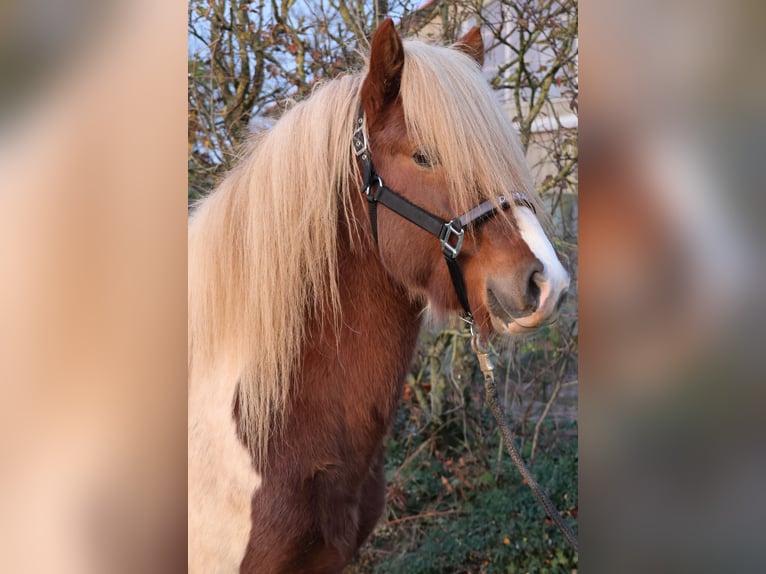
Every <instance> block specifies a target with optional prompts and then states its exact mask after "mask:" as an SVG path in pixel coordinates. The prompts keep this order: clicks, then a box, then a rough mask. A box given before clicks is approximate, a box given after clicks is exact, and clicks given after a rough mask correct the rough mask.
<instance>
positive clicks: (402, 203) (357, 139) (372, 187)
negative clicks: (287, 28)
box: [351, 106, 535, 322]
mask: <svg viewBox="0 0 766 574" xmlns="http://www.w3.org/2000/svg"><path fill="white" fill-rule="evenodd" d="M351 147H352V150H353V152H354V155H355V156H356V157H357V158H358V159H359V162H360V163H361V164H362V179H363V181H362V193H364V196H365V197H366V198H367V205H368V208H369V212H370V225H371V226H372V236H373V238H374V239H375V244H376V245H377V243H378V209H377V208H378V204H379V203H380V204H382V205H385V206H386V207H387V208H388V209H390V210H391V211H393V212H394V213H396V214H397V215H399V216H400V217H403V218H404V219H406V220H407V221H409V222H411V223H414V224H415V225H417V226H418V227H420V228H421V229H424V230H425V231H427V232H428V233H430V234H431V235H434V236H435V237H437V238H438V239H439V242H440V243H441V248H442V254H443V255H444V260H445V261H446V262H447V268H448V269H449V274H450V278H451V279H452V286H453V287H454V289H455V294H456V295H457V298H458V301H460V305H461V306H462V307H463V311H464V313H465V318H466V320H467V321H469V322H472V320H473V315H472V314H471V306H470V305H469V303H468V295H467V293H466V288H465V280H464V279H463V272H462V271H461V269H460V265H459V264H458V262H457V256H458V255H459V254H460V250H461V249H462V247H463V239H464V236H465V230H466V228H468V227H474V228H475V227H477V226H479V225H480V224H482V223H484V222H486V221H487V220H489V219H491V218H492V217H494V216H495V215H497V209H498V207H497V206H500V209H502V210H507V209H509V208H510V207H511V203H510V201H509V200H508V198H507V197H506V196H504V195H501V196H498V198H497V202H493V201H491V200H487V201H483V202H482V203H480V204H479V205H477V206H476V207H473V208H471V209H469V210H468V211H466V212H465V213H463V214H462V215H459V216H458V217H455V218H454V219H451V220H449V221H447V220H445V219H442V218H441V217H439V216H438V215H434V214H433V213H431V212H429V211H426V210H425V209H423V208H422V207H420V206H418V205H415V204H414V203H412V202H411V201H410V200H408V199H407V198H405V197H403V196H401V195H399V194H398V193H396V192H395V191H393V190H392V189H391V188H389V187H387V186H386V184H385V183H383V179H382V178H381V177H380V176H379V175H378V174H377V173H376V172H375V166H374V165H373V163H372V157H371V154H370V148H369V145H368V141H367V135H366V134H365V131H364V108H363V107H362V106H360V107H359V113H358V114H357V117H356V121H355V122H354V135H353V138H352V143H351ZM511 199H512V200H513V203H514V204H516V205H519V206H522V207H527V208H529V209H531V210H532V211H533V212H535V207H534V204H533V203H532V202H531V201H530V200H529V198H528V197H527V196H526V195H524V194H523V193H521V192H518V191H514V192H512V193H511Z"/></svg>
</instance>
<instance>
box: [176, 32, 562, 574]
mask: <svg viewBox="0 0 766 574" xmlns="http://www.w3.org/2000/svg"><path fill="white" fill-rule="evenodd" d="M483 55H484V48H483V44H482V40H481V35H480V33H479V31H478V29H473V30H472V31H471V32H469V33H468V34H466V36H464V37H463V38H462V39H461V41H460V42H459V43H458V44H456V45H455V46H452V47H435V46H430V45H427V44H424V43H421V42H416V41H407V42H404V43H403V42H402V41H401V39H400V38H399V36H398V34H397V32H396V30H395V28H394V26H393V23H392V22H391V21H390V20H386V21H385V22H383V23H382V24H381V26H380V27H379V29H378V30H377V32H376V33H375V36H374V38H373V41H372V45H371V49H370V54H369V60H368V65H367V67H366V70H365V71H364V72H362V73H360V74H357V75H349V76H345V77H342V78H339V79H335V80H333V81H330V82H328V83H327V84H325V85H324V86H323V87H321V88H320V89H318V90H316V91H315V92H314V94H313V95H312V96H311V97H310V98H308V99H307V100H306V101H304V102H302V103H299V104H296V105H295V106H293V107H292V108H291V109H290V110H289V111H288V112H287V113H285V114H284V116H283V117H282V118H281V119H280V120H279V121H278V122H277V123H276V124H275V125H274V127H273V128H271V129H270V130H269V131H268V132H266V133H264V134H261V135H260V136H258V137H257V138H256V139H255V140H254V141H253V142H252V143H251V145H250V150H249V153H248V154H247V155H246V157H244V158H243V159H242V161H241V162H240V164H239V165H238V166H237V167H236V168H235V169H234V170H233V171H232V172H231V173H230V174H229V175H228V176H227V177H226V178H225V180H224V181H223V182H222V183H221V185H220V187H219V188H218V189H217V190H216V191H215V192H214V193H212V194H211V195H210V196H209V197H208V198H206V199H205V200H204V201H203V202H202V203H201V204H200V205H199V206H198V207H197V209H196V211H195V213H194V214H193V216H192V220H191V223H190V230H189V566H190V571H191V572H199V573H203V572H204V573H205V574H208V573H211V572H235V571H237V570H239V571H240V572H265V573H279V572H285V573H291V574H292V573H296V572H339V571H340V570H341V569H342V568H343V567H344V565H345V564H347V563H348V561H349V560H350V559H351V558H352V556H353V554H354V552H355V551H356V549H357V548H358V547H359V546H360V545H361V544H362V543H363V542H364V540H365V539H366V538H367V537H368V536H369V534H370V532H371V531H372V529H373V527H374V526H375V523H376V522H377V521H378V519H379V517H380V516H381V513H382V511H383V506H384V474H383V455H384V452H383V439H384V437H385V435H386V433H387V432H388V431H389V429H390V426H391V424H392V419H393V417H394V414H395V411H396V407H397V402H398V399H399V395H400V392H401V389H402V383H403V379H404V377H405V374H406V373H407V370H408V367H409V364H410V360H411V358H412V355H413V352H414V349H415V344H416V339H417V335H418V331H419V329H420V323H421V317H422V315H423V310H424V309H425V307H426V306H429V307H430V308H431V310H432V311H434V312H436V313H437V314H441V315H447V314H450V313H454V312H459V311H470V312H471V313H472V317H473V321H474V323H475V328H476V329H478V330H479V332H481V333H482V334H483V335H488V334H489V333H491V332H492V331H495V332H500V333H523V332H527V331H531V330H533V329H535V328H536V327H538V326H540V325H542V324H545V323H547V322H549V321H550V320H552V317H553V316H554V313H555V310H556V307H557V306H558V303H559V302H560V300H561V297H562V296H563V293H564V292H565V291H566V289H567V287H568V285H569V276H568V275H567V273H566V271H565V270H564V269H563V267H562V266H561V264H560V262H559V260H558V258H557V256H556V254H555V251H554V249H553V247H552V246H551V244H550V242H549V241H548V239H547V237H546V236H545V233H544V232H543V229H542V227H541V225H540V224H539V222H538V220H537V217H536V215H535V210H538V211H539V205H538V204H537V200H536V199H535V196H534V192H533V188H532V185H531V183H530V178H529V175H528V172H527V170H526V168H525V165H524V156H523V153H522V151H521V148H520V145H519V143H518V140H517V137H516V135H515V134H514V131H513V127H512V124H511V123H510V121H509V120H508V118H507V117H506V115H505V113H504V112H503V110H502V109H501V107H500V106H499V105H498V103H497V102H496V101H495V99H494V97H493V93H492V91H491V90H490V88H489V86H488V85H487V83H486V81H485V80H484V79H483V77H482V75H481V72H480V65H481V61H482V60H483ZM384 192H385V193H384ZM509 198H512V199H513V201H509ZM377 200H379V202H378V201H377ZM378 203H380V204H381V205H380V206H377V204H378ZM477 205H478V207H476V206H477ZM376 206H377V209H375V207H376ZM458 214H463V215H462V216H461V217H459V218H458V217H456V216H457V215H458ZM429 218H430V219H429ZM429 222H430V223H429ZM434 222H437V223H438V225H441V224H442V223H443V225H442V227H441V228H440V229H441V231H439V230H437V231H431V232H429V230H428V228H429V226H431V227H432V226H433V225H432V224H434ZM439 222H441V223H439ZM447 227H449V229H447ZM434 235H439V237H434ZM445 256H446V260H447V262H448V264H447V265H445V261H444V260H445ZM450 268H452V269H450ZM455 270H456V274H455V273H453V271H455ZM461 291H462V296H461V294H460V292H461Z"/></svg>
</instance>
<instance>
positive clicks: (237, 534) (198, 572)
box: [188, 373, 262, 574]
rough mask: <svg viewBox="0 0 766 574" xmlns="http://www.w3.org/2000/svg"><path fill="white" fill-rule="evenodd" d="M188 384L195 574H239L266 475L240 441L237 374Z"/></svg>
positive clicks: (191, 564) (190, 530)
mask: <svg viewBox="0 0 766 574" xmlns="http://www.w3.org/2000/svg"><path fill="white" fill-rule="evenodd" d="M230 375H231V374H228V375H227V374H225V373H221V374H220V375H219V376H217V377H215V378H208V377H206V378H205V380H204V381H196V384H190V385H189V439H188V440H189V444H188V447H189V453H188V456H189V468H188V470H189V478H188V480H189V483H188V488H189V494H188V496H189V515H188V518H189V525H188V533H189V540H188V558H189V572H190V573H192V574H209V573H221V574H223V573H227V574H228V573H238V572H239V567H240V563H241V562H242V559H243V557H244V555H245V550H246V548H247V542H248V539H249V537H250V529H251V518H250V512H251V500H252V497H253V493H254V492H255V490H257V489H258V488H260V486H261V482H262V477H261V475H260V474H258V473H257V472H256V471H255V469H254V468H253V465H252V459H251V456H250V453H249V452H248V451H247V449H246V448H245V446H244V445H243V444H242V442H241V441H240V440H239V438H238V437H237V432H236V430H237V429H236V424H235V422H234V418H233V416H232V408H233V399H234V391H235V385H236V381H237V377H236V376H230Z"/></svg>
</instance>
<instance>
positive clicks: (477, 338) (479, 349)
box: [471, 326, 489, 354]
mask: <svg viewBox="0 0 766 574" xmlns="http://www.w3.org/2000/svg"><path fill="white" fill-rule="evenodd" d="M481 339H482V336H481V334H479V333H477V332H474V330H473V326H472V327H471V349H473V352H474V353H484V354H487V353H489V341H486V344H485V345H482V343H481Z"/></svg>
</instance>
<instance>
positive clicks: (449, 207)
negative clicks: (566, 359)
mask: <svg viewBox="0 0 766 574" xmlns="http://www.w3.org/2000/svg"><path fill="white" fill-rule="evenodd" d="M458 52H460V53H461V54H458ZM483 59H484V47H483V42H482V38H481V34H480V32H479V30H478V28H474V29H472V30H471V31H470V32H468V33H467V34H466V35H465V36H464V37H463V38H462V39H461V40H460V41H459V42H458V43H457V44H455V45H454V46H452V47H451V48H434V47H430V46H423V45H422V44H407V43H405V44H403V43H402V40H401V39H400V37H399V35H398V34H397V32H396V30H395V28H394V25H393V23H392V22H391V21H390V20H387V21H385V22H384V23H383V24H382V25H381V26H380V27H379V28H378V31H377V32H376V34H375V36H374V38H373V41H372V46H371V51H370V56H369V64H368V73H367V75H366V77H365V80H364V82H363V84H362V87H361V106H362V109H363V116H364V121H365V122H366V124H365V127H366V133H365V136H366V138H367V139H368V141H369V144H368V145H369V154H370V156H371V158H372V160H373V161H374V174H375V176H376V177H377V178H379V179H377V180H376V181H375V182H374V183H375V185H376V186H380V187H382V186H384V185H385V187H386V188H387V189H389V190H392V191H393V194H394V195H397V196H400V197H402V198H404V200H406V202H407V203H411V204H414V205H415V206H417V208H419V209H420V211H423V212H425V213H426V215H429V214H430V215H434V216H436V219H437V221H438V220H439V219H441V220H444V221H446V222H449V221H454V219H455V217H456V216H458V215H459V214H469V213H471V210H472V208H475V207H476V206H477V204H482V202H483V205H484V204H488V203H491V204H492V206H493V207H494V209H493V210H492V212H491V213H490V214H489V216H488V217H484V218H483V220H482V221H481V222H480V225H478V224H477V225H475V226H472V227H471V228H467V229H465V237H463V236H462V233H463V231H462V230H458V231H460V233H461V236H460V238H459V239H460V245H459V254H457V256H456V258H455V260H456V262H457V268H458V269H459V271H460V274H462V277H461V280H462V281H463V283H464V286H465V294H466V298H467V300H466V301H465V302H462V301H461V298H460V294H459V291H460V289H458V288H457V287H456V280H455V278H454V277H453V276H452V275H453V274H452V273H451V270H450V269H449V265H445V263H444V256H443V255H444V254H445V253H444V249H440V248H439V243H438V242H437V241H436V240H435V238H434V237H433V235H436V232H433V233H432V234H430V235H429V233H427V232H426V231H425V230H424V229H419V228H418V226H417V225H413V218H408V217H407V216H406V214H405V216H402V213H401V212H400V213H397V212H396V211H395V210H392V209H385V208H382V209H377V210H375V211H376V212H375V214H374V215H373V214H371V215H370V219H373V218H374V219H376V220H377V221H374V220H373V221H370V222H369V223H368V224H367V226H368V227H369V225H370V224H372V226H373V227H374V231H375V235H376V241H377V249H378V251H379V253H380V258H381V261H382V263H383V266H384V267H385V269H386V270H387V272H388V273H389V274H390V275H391V276H392V277H393V278H394V279H395V280H397V281H399V282H400V283H402V284H403V285H404V286H405V287H406V288H407V289H408V291H409V292H411V293H413V294H415V295H417V296H421V297H425V298H426V299H427V301H428V303H429V305H430V306H431V308H432V309H433V310H435V311H436V312H437V313H447V312H453V311H460V310H461V308H462V309H463V310H468V308H470V310H471V314H472V315H473V318H474V321H475V322H476V325H477V327H478V329H479V330H480V332H482V334H485V335H486V334H488V333H489V332H491V331H492V330H494V331H495V332H499V333H502V334H507V333H525V332H529V331H532V330H534V329H536V328H538V327H540V326H541V325H544V324H547V323H549V322H551V321H552V320H553V319H554V318H555V315H556V312H557V311H558V309H559V307H560V306H561V303H562V301H563V299H564V297H565V294H566V292H567V289H568V287H569V275H568V273H567V272H566V271H565V269H564V267H563V266H562V264H561V262H560V261H559V258H558V257H557V255H556V251H555V250H554V248H553V246H552V245H551V242H550V240H549V239H548V237H547V236H546V234H545V232H544V230H543V227H542V225H541V224H540V221H539V220H538V218H537V213H538V212H541V206H540V205H539V203H538V200H537V199H536V197H535V194H534V191H533V188H532V184H531V182H530V177H529V174H528V171H527V169H526V167H525V164H524V155H523V152H522V151H521V145H520V143H519V141H518V138H517V136H516V134H515V132H514V128H513V126H512V124H511V122H510V120H509V119H508V118H507V116H506V114H505V112H504V111H503V110H502V108H501V107H500V105H499V103H498V102H497V101H496V100H495V98H494V96H493V94H492V93H491V90H490V87H489V85H488V84H487V82H486V81H485V80H484V78H483V77H482V75H481V72H480V67H481V65H482V62H483ZM359 121H360V125H361V123H362V119H361V116H360V120H359ZM364 145H367V142H366V141H365V144H364ZM363 171H365V169H364V168H363ZM367 171H369V169H367ZM383 182H385V184H384V183H383ZM365 184H366V187H369V185H370V182H365ZM369 193H370V192H369V190H368V194H369ZM373 193H374V190H373ZM512 197H517V198H520V199H517V200H515V201H507V200H506V198H512ZM368 199H369V197H368ZM407 203H404V204H402V205H404V206H405V209H410V208H408V207H406V205H407ZM412 209H416V208H412ZM485 211H487V210H486V209H485ZM423 217H425V216H423ZM408 219H409V220H408ZM415 219H417V218H415ZM419 225H420V224H419ZM420 227H424V225H420ZM451 245H452V247H453V248H454V247H455V243H454V241H453V242H452V243H451ZM442 247H444V244H442ZM447 249H449V248H447ZM447 259H448V260H449V257H447Z"/></svg>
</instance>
